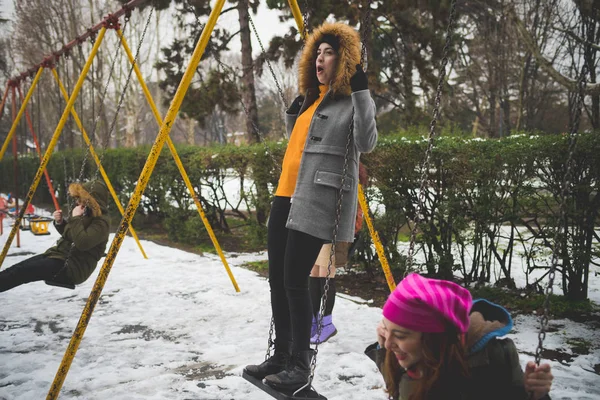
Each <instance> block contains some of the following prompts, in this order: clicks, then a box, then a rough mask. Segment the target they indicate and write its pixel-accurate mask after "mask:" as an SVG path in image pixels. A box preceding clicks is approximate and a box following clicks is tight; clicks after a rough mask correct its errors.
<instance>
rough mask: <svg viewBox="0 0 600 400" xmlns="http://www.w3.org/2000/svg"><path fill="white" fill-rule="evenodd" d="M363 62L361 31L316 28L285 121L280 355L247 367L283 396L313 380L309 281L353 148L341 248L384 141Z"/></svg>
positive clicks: (276, 214) (271, 245) (273, 272)
mask: <svg viewBox="0 0 600 400" xmlns="http://www.w3.org/2000/svg"><path fill="white" fill-rule="evenodd" d="M359 63H360V38H359V35H358V33H357V32H356V31H355V30H354V29H352V28H351V27H349V26H348V25H345V24H341V23H335V24H324V25H322V26H320V27H318V28H316V29H315V30H314V31H313V33H312V34H311V35H310V36H309V37H308V38H307V40H306V45H305V47H304V51H303V53H302V56H301V59H300V62H299V89H300V93H301V95H300V96H298V97H297V98H296V99H295V100H294V102H293V103H292V105H291V106H290V108H289V109H288V110H287V112H286V115H285V117H286V128H287V132H288V135H291V136H290V140H289V143H288V147H287V150H286V152H285V156H284V159H283V167H282V173H281V176H280V178H279V185H278V187H277V191H276V193H275V199H274V200H273V204H272V205H271V213H270V216H269V222H268V256H269V285H270V288H271V308H272V312H273V319H274V324H275V335H276V338H275V353H274V355H273V356H272V357H270V358H269V359H267V360H266V361H265V362H263V363H262V364H259V365H248V366H247V367H246V368H245V372H246V373H247V374H249V375H251V376H253V377H255V378H258V379H263V378H264V379H265V382H266V384H268V385H269V386H271V387H273V388H274V389H276V390H288V391H294V390H298V389H300V388H302V387H303V386H305V385H306V384H307V383H308V380H309V377H310V373H311V372H310V363H311V360H312V357H313V354H314V351H313V350H311V348H310V335H311V321H312V306H311V299H310V294H309V290H308V276H309V273H310V271H311V269H312V268H313V265H314V264H315V261H316V259H317V256H318V254H319V251H320V250H321V247H322V246H323V244H324V243H327V242H331V241H332V240H333V231H334V226H335V220H336V210H337V198H338V193H339V190H340V187H341V186H342V175H343V171H344V164H345V159H346V157H345V155H346V149H347V144H349V146H348V156H347V171H346V176H345V177H344V179H343V182H344V187H343V199H342V209H341V216H340V219H339V228H338V231H337V237H336V241H337V242H352V240H353V238H354V220H355V217H356V207H357V188H358V163H359V158H360V154H361V153H366V152H370V151H371V150H373V148H374V147H375V144H376V142H377V128H376V126H375V105H374V102H373V100H372V99H371V95H370V93H369V90H368V83H367V76H366V74H365V73H364V71H363V70H362V68H361V66H360V64H359ZM351 122H353V123H354V129H353V131H352V136H351V137H349V134H350V125H351ZM348 141H349V143H348Z"/></svg>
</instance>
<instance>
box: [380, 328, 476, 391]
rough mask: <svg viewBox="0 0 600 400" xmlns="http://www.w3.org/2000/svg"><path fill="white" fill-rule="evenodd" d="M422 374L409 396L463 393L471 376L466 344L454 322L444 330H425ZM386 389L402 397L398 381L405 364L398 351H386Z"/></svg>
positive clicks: (384, 373) (384, 371)
mask: <svg viewBox="0 0 600 400" xmlns="http://www.w3.org/2000/svg"><path fill="white" fill-rule="evenodd" d="M421 342H422V345H423V347H422V354H423V358H422V360H421V368H420V370H421V371H422V376H421V378H420V379H418V380H417V381H416V385H415V389H414V390H413V392H412V393H410V396H409V399H410V400H438V399H458V398H461V397H462V395H463V394H464V393H463V392H464V390H465V388H466V387H467V385H466V383H467V382H466V381H467V380H468V378H469V367H468V365H467V357H466V348H465V345H464V343H463V341H462V334H460V333H459V332H458V331H457V330H456V328H455V327H454V326H453V325H448V326H447V327H446V331H445V332H441V333H423V337H422V339H421ZM382 373H383V378H384V380H385V384H386V391H387V393H388V394H389V395H390V396H391V397H392V398H394V399H397V398H399V395H400V393H399V384H400V379H401V377H402V374H403V371H402V367H400V364H399V363H398V360H397V359H396V357H395V355H394V353H393V352H391V351H389V350H388V351H387V352H386V355H385V361H384V365H383V368H382Z"/></svg>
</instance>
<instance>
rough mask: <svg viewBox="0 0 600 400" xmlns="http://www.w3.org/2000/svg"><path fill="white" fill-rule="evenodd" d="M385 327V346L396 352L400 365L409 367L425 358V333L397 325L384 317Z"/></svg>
mask: <svg viewBox="0 0 600 400" xmlns="http://www.w3.org/2000/svg"><path fill="white" fill-rule="evenodd" d="M383 325H384V327H385V348H386V349H387V350H389V351H391V352H393V353H394V355H395V356H396V359H397V360H398V363H399V364H400V366H401V367H402V368H404V369H409V368H411V367H414V366H415V365H417V364H418V363H419V362H420V361H421V359H422V358H423V351H422V349H423V344H422V338H423V334H422V333H421V332H417V331H412V330H410V329H407V328H403V327H401V326H400V325H396V324H394V323H393V322H391V321H390V320H388V319H387V318H383Z"/></svg>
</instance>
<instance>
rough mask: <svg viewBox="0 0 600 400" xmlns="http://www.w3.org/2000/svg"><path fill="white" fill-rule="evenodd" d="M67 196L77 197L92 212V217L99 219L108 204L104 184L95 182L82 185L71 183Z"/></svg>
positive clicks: (98, 181)
mask: <svg viewBox="0 0 600 400" xmlns="http://www.w3.org/2000/svg"><path fill="white" fill-rule="evenodd" d="M69 196H71V197H78V198H79V199H81V201H82V202H83V203H84V204H85V205H86V206H87V207H88V208H89V209H90V210H91V211H92V216H94V217H99V216H101V215H102V213H103V212H104V211H106V206H107V202H108V189H107V188H106V185H105V184H104V182H102V181H100V180H97V181H94V182H86V183H84V184H80V183H71V184H70V185H69Z"/></svg>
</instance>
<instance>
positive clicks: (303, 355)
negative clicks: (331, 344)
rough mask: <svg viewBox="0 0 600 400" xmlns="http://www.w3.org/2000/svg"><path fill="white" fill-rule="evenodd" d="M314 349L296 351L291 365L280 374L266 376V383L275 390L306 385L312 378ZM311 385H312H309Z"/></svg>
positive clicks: (293, 388) (291, 388)
mask: <svg viewBox="0 0 600 400" xmlns="http://www.w3.org/2000/svg"><path fill="white" fill-rule="evenodd" d="M314 355H315V351H314V350H304V351H300V352H298V353H295V354H294V355H293V357H292V363H291V365H290V367H289V368H288V369H286V370H284V371H281V372H280V373H278V374H274V375H268V376H266V377H265V383H266V384H267V385H269V386H271V387H272V388H273V389H275V390H281V391H295V390H298V389H300V388H301V387H303V386H305V385H306V384H307V383H308V380H309V378H310V363H311V361H312V358H313V357H314ZM307 387H310V386H307Z"/></svg>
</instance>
